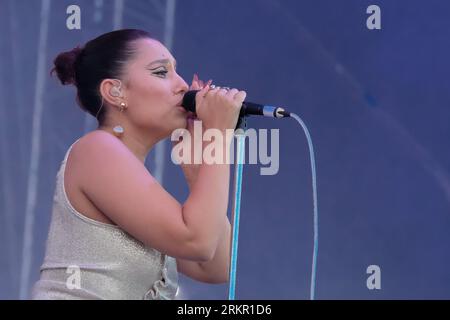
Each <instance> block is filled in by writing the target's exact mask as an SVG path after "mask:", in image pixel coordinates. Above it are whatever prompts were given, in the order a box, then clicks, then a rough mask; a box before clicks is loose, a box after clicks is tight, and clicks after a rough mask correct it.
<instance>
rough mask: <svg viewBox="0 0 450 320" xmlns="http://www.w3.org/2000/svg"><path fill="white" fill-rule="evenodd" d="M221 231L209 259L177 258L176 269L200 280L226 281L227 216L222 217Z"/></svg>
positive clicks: (228, 250)
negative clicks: (214, 249)
mask: <svg viewBox="0 0 450 320" xmlns="http://www.w3.org/2000/svg"><path fill="white" fill-rule="evenodd" d="M223 223H224V225H223V232H222V235H221V236H220V240H219V244H218V246H217V249H216V251H215V253H214V257H213V258H212V259H211V260H210V261H206V262H197V261H191V260H184V259H177V267H178V271H179V272H181V273H183V274H184V275H186V276H188V277H190V278H192V279H194V280H197V281H201V282H207V283H224V282H228V278H229V265H230V245H231V225H230V222H229V220H228V218H227V217H225V219H224V222H223Z"/></svg>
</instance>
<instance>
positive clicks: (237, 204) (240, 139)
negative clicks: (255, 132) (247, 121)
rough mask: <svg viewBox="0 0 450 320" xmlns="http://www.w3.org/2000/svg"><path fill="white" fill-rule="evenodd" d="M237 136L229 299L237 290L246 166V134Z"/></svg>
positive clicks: (233, 296) (233, 297)
mask: <svg viewBox="0 0 450 320" xmlns="http://www.w3.org/2000/svg"><path fill="white" fill-rule="evenodd" d="M236 138H237V147H236V149H237V152H236V153H237V159H236V163H235V171H234V175H235V176H234V182H235V184H234V192H235V197H234V199H235V200H234V208H233V233H232V239H231V262H230V283H229V289H228V300H234V299H235V292H236V266H237V254H238V238H239V219H240V212H241V193H242V170H243V167H244V150H245V134H239V133H237V134H236Z"/></svg>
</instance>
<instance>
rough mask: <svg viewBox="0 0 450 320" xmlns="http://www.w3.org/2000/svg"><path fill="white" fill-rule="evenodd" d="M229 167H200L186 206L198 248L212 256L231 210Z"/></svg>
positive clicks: (190, 228)
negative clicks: (229, 201)
mask: <svg viewBox="0 0 450 320" xmlns="http://www.w3.org/2000/svg"><path fill="white" fill-rule="evenodd" d="M229 180H230V165H229V164H206V163H203V164H201V166H200V168H199V171H198V176H197V177H196V179H195V182H194V183H192V186H191V190H190V194H189V197H188V198H187V200H186V202H185V203H184V205H183V219H184V222H185V224H186V226H187V228H188V229H189V230H190V231H191V233H192V234H193V237H194V239H195V240H193V241H197V244H198V245H199V246H200V247H202V248H203V249H204V250H205V251H207V252H208V253H209V254H210V255H211V256H210V257H209V258H213V256H212V255H213V254H214V252H215V251H216V248H217V246H218V243H219V239H220V237H221V234H222V233H223V228H224V223H223V221H224V218H226V213H227V208H228V193H229Z"/></svg>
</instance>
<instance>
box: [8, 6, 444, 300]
mask: <svg viewBox="0 0 450 320" xmlns="http://www.w3.org/2000/svg"><path fill="white" fill-rule="evenodd" d="M71 4H76V5H78V6H79V7H80V8H81V29H80V30H68V29H67V27H66V19H67V17H68V16H69V15H68V14H67V13H66V9H67V7H68V6H69V5H71ZM371 4H377V5H378V6H379V7H380V8H381V27H382V28H381V30H369V29H368V28H367V27H366V20H367V18H368V17H369V15H368V14H367V13H366V9H367V7H368V6H369V5H371ZM449 12H450V2H448V1H445V0H428V1H425V0H422V1H416V0H414V1H413V0H411V1H406V0H403V1H380V0H377V1H372V0H371V1H366V0H345V1H344V0H340V1H336V0H315V1H312V0H310V1H304V0H295V1H294V0H283V1H281V0H258V1H256V0H248V1H238V0H227V1H225V0H214V1H200V0H189V1H180V0H179V1H174V0H170V1H162V0H160V1H147V0H146V1H144V0H142V1H139V0H110V1H106V0H104V1H103V0H83V1H65V0H58V1H56V0H14V1H13V0H0V57H1V59H0V97H1V101H2V102H1V105H0V166H1V170H0V229H1V231H0V298H1V299H19V298H22V299H24V298H29V290H30V288H31V286H32V284H33V283H34V282H35V281H36V279H37V278H38V276H39V267H40V265H41V263H42V259H43V255H44V249H45V240H46V237H47V231H48V226H49V222H50V215H51V207H52V197H53V192H54V188H55V178H56V172H57V170H58V169H59V166H60V163H61V161H62V159H63V157H64V154H65V152H66V151H67V148H68V147H69V146H70V144H72V143H73V142H74V141H75V140H76V139H77V138H79V137H80V136H82V135H84V134H85V133H86V132H87V131H90V130H93V129H94V128H95V125H96V123H95V121H94V119H93V117H91V116H89V115H87V114H84V113H83V112H82V111H81V110H80V109H79V107H78V106H77V105H76V103H75V89H74V88H73V87H62V86H61V85H60V84H59V83H58V81H57V80H56V78H51V77H50V76H49V71H50V69H51V66H52V60H53V59H54V57H55V56H56V55H57V54H58V53H59V52H61V51H66V50H69V49H71V48H73V47H75V46H76V45H78V44H81V45H82V44H84V43H85V42H86V41H88V40H90V39H92V38H94V37H96V36H98V35H100V34H102V33H105V32H109V31H112V30H114V29H119V28H141V29H145V30H148V31H150V32H151V33H153V34H154V35H155V37H156V38H158V39H160V41H162V42H163V43H165V44H166V46H167V47H168V48H169V49H170V50H171V52H172V53H173V55H174V56H175V58H176V59H177V61H178V72H179V73H180V74H181V75H182V76H183V77H184V78H185V80H186V81H187V82H190V81H191V79H192V75H193V73H194V72H197V73H198V74H199V76H200V77H201V78H202V79H204V80H208V79H210V78H211V79H213V80H214V83H216V84H219V85H228V86H233V87H237V88H242V89H244V90H246V91H247V99H248V100H251V101H254V102H262V103H267V104H282V105H286V106H288V108H289V110H291V111H293V112H295V113H297V114H298V115H300V117H302V119H303V120H304V121H305V123H306V125H307V126H308V128H309V130H310V133H311V136H312V139H313V143H314V148H315V152H316V161H317V163H316V165H317V181H318V200H319V202H318V203H319V205H318V207H319V216H320V218H319V220H320V235H319V238H320V239H319V241H320V248H319V256H318V269H317V285H316V298H317V299H431V298H439V299H449V298H450V268H449V266H448V264H450V250H449V249H448V246H449V244H450V232H449V230H450V148H449V147H448V138H449V137H450V124H449V120H450V109H449V106H450V90H449V88H450V80H449V75H450V63H449V62H448V58H449V57H450V20H449V19H448V13H449ZM248 124H249V127H251V128H256V129H260V128H268V129H270V128H279V129H280V169H279V172H278V174H276V175H273V176H261V175H260V174H259V172H260V166H259V165H246V166H245V168H244V179H243V195H242V207H241V210H242V212H241V229H240V239H239V260H238V272H237V292H236V298H237V299H308V298H309V286H310V276H311V256H312V247H313V232H312V231H313V229H312V225H313V219H312V217H313V206H312V189H311V168H310V163H309V154H308V148H307V143H306V139H305V136H304V133H303V132H302V130H301V128H300V127H299V126H298V125H297V124H296V123H295V121H293V120H291V119H282V120H278V121H274V120H270V119H267V118H263V119H259V118H250V119H249V122H248ZM162 157H164V161H163V162H162V165H161V164H159V162H158V161H157V159H162ZM147 160H148V161H147V163H146V165H147V167H148V169H149V170H150V171H151V172H152V173H155V172H158V175H159V178H160V180H161V182H162V184H163V185H164V186H165V187H166V188H167V189H168V190H169V191H170V192H171V193H172V194H173V195H175V196H176V197H177V198H178V199H179V200H180V201H183V200H184V199H185V198H186V196H187V187H186V184H185V182H184V179H183V175H182V173H181V170H180V169H179V168H178V167H176V166H175V165H173V164H172V163H171V162H170V149H169V144H168V143H167V142H166V143H165V144H160V145H159V146H158V148H157V150H154V151H152V153H151V156H149V157H148V158H147ZM369 265H378V266H379V267H380V269H381V289H380V290H377V289H375V290H369V289H368V288H367V286H366V280H367V278H368V276H369V275H368V274H367V273H366V269H367V267H368V266H369ZM227 288H228V287H227V285H208V284H202V283H198V282H195V281H193V280H190V279H188V278H186V277H181V279H180V292H179V295H178V298H180V299H226V298H227Z"/></svg>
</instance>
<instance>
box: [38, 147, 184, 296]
mask: <svg viewBox="0 0 450 320" xmlns="http://www.w3.org/2000/svg"><path fill="white" fill-rule="evenodd" d="M77 141H78V140H77ZM75 143H76V141H75ZM75 143H74V144H75ZM72 146H73V144H72ZM72 146H70V148H69V149H68V151H67V153H66V155H65V157H64V160H63V161H62V163H61V167H60V170H59V171H58V174H57V177H56V189H55V194H54V197H53V210H52V218H51V223H50V229H49V233H48V238H47V243H46V252H45V258H44V262H43V264H42V266H41V269H40V278H39V280H38V281H37V282H36V283H35V284H34V286H33V289H32V294H31V298H32V299H52V300H53V299H113V300H119V299H120V300H122V299H133V300H140V299H145V300H166V299H174V297H175V294H176V291H177V288H178V273H177V266H176V259H174V258H173V257H170V256H167V255H165V254H162V253H161V252H159V251H157V250H155V249H152V248H149V247H146V246H144V245H143V244H142V243H141V242H139V241H137V240H136V239H134V238H133V237H131V236H130V235H129V234H127V233H126V232H125V231H124V230H122V229H120V228H119V227H118V226H115V225H111V224H107V223H103V222H99V221H96V220H93V219H90V218H88V217H86V216H84V215H83V214H81V213H79V212H78V211H77V210H75V208H74V207H73V206H72V205H71V204H70V202H69V200H68V198H67V194H66V192H65V188H64V171H65V166H66V161H67V158H68V155H69V152H70V150H71V148H72Z"/></svg>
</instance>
